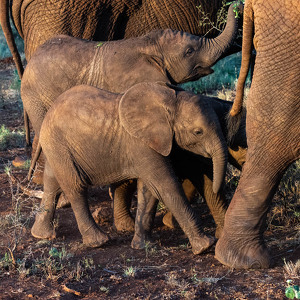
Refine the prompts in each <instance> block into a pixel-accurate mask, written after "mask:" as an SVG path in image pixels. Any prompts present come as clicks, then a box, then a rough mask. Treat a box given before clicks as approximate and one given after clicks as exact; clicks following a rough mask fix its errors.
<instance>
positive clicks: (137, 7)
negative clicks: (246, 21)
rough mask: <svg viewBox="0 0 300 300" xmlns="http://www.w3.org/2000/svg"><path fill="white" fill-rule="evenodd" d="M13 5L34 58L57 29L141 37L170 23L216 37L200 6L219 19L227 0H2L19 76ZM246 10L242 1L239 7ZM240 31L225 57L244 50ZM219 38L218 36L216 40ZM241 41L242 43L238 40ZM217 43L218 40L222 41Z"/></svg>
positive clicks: (100, 37)
mask: <svg viewBox="0 0 300 300" xmlns="http://www.w3.org/2000/svg"><path fill="white" fill-rule="evenodd" d="M9 5H10V6H11V17H12V20H13V22H14V24H15V26H16V28H17V30H18V32H19V34H20V36H21V37H22V38H23V39H24V48H25V57H26V59H27V61H29V60H30V58H31V56H32V55H33V53H34V52H35V51H36V49H37V48H38V47H39V46H41V45H42V44H43V43H45V42H46V41H47V40H48V39H50V38H53V37H54V36H56V35H58V34H65V35H69V36H74V37H78V38H83V39H87V40H96V41H107V40H119V39H122V38H130V37H138V36H141V35H144V34H146V33H148V32H150V31H152V30H155V29H167V28H171V29H174V30H179V31H185V32H189V33H191V34H193V35H201V36H203V35H205V34H206V33H207V31H208V30H209V32H208V33H207V37H211V38H212V37H216V36H217V35H218V34H219V32H218V31H216V30H214V29H212V30H211V28H208V26H202V27H201V26H199V19H200V16H199V10H198V8H197V7H199V5H201V7H202V10H203V12H204V13H205V14H206V15H209V16H211V19H212V21H216V18H217V12H218V10H219V9H220V8H221V7H223V5H224V2H223V0H214V1H209V2H208V1H205V0H188V1H187V0H184V1H183V0H177V1H176V2H175V1H170V2H168V3H164V2H161V1H157V0H156V1H154V2H153V1H152V2H151V3H149V2H148V1H144V2H141V1H138V0H133V1H127V0H125V1H124V0H119V1H103V0H101V1H100V0H90V1H82V0H76V1H70V0H61V1H54V2H53V1H47V0H32V1H24V0H11V1H9V0H0V23H1V25H2V28H3V33H4V35H5V37H6V41H7V44H8V46H9V48H10V51H11V53H12V55H13V58H14V61H15V64H16V68H17V71H18V74H19V76H20V78H22V77H23V72H24V67H23V65H22V61H21V58H20V54H19V52H18V50H17V47H16V44H15V41H14V38H13V35H12V30H11V27H10V22H9ZM240 10H242V7H240ZM229 12H230V14H229V15H228V23H230V24H237V23H239V24H240V25H239V28H241V20H240V18H239V19H236V18H235V15H234V13H233V12H232V6H231V8H229ZM235 37H236V34H235V36H234V37H233V38H232V39H231V42H230V43H229V44H228V45H227V46H228V47H227V48H226V49H224V51H223V52H224V53H222V57H224V56H226V55H229V54H231V53H235V52H238V51H240V47H239V46H236V45H235V44H236V42H235V43H234V41H235V40H236V38H235ZM217 41H218V40H216V42H217ZM239 44H240V43H239ZM217 45H218V44H217V43H215V46H216V47H217ZM24 123H25V132H26V144H27V145H31V140H30V129H29V118H28V114H27V112H26V110H25V109H24Z"/></svg>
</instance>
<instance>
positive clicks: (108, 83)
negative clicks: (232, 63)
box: [21, 12, 236, 134]
mask: <svg viewBox="0 0 300 300" xmlns="http://www.w3.org/2000/svg"><path fill="white" fill-rule="evenodd" d="M232 13H233V12H232ZM235 32H236V24H229V23H228V25H227V26H226V29H225V30H224V32H223V33H222V34H221V35H220V36H218V37H217V38H215V39H207V38H201V37H200V38H199V37H198V36H194V35H191V34H189V33H184V32H181V31H173V30H170V29H166V30H158V31H152V32H150V33H148V34H146V35H144V36H141V37H137V38H131V39H126V40H119V41H110V42H103V43H102V42H101V43H99V42H93V41H87V40H82V39H77V38H74V37H69V36H65V35H62V36H58V37H55V38H53V39H50V40H48V41H47V42H46V43H44V44H43V45H42V46H41V47H40V48H39V49H38V50H37V51H36V52H35V54H34V55H33V56H32V57H31V60H30V61H29V63H28V65H27V67H26V70H25V72H24V76H23V79H22V84H21V97H22V101H23V104H24V108H25V109H26V111H27V112H28V114H29V117H30V120H31V122H32V125H33V128H34V131H35V133H36V134H39V130H40V127H41V124H42V121H43V118H44V116H45V114H46V111H47V110H48V109H49V108H50V106H51V105H52V103H53V102H54V101H55V99H56V98H57V97H58V95H60V94H61V93H62V92H64V91H66V90H67V89H69V88H71V87H72V86H75V85H79V84H89V85H93V86H96V87H99V88H102V89H105V90H108V91H111V92H118V93H119V92H125V91H126V90H127V89H128V88H129V87H131V86H132V85H134V84H136V83H138V82H143V81H152V82H154V81H164V82H168V83H172V84H178V83H183V82H187V81H191V80H196V79H199V78H200V77H201V76H205V75H207V74H210V73H212V72H213V71H212V69H211V66H212V65H213V64H214V63H215V62H216V61H217V60H218V59H219V58H220V56H221V55H222V53H223V52H224V51H225V49H226V48H227V46H228V44H230V43H231V41H232V38H233V37H234V36H235Z"/></svg>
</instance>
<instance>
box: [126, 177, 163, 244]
mask: <svg viewBox="0 0 300 300" xmlns="http://www.w3.org/2000/svg"><path fill="white" fill-rule="evenodd" d="M137 190H138V209H137V213H136V217H135V231H134V237H133V239H132V242H131V247H132V248H134V249H144V248H145V246H146V243H147V242H149V241H151V232H152V228H153V223H154V217H155V213H156V208H157V203H158V200H157V199H156V197H154V196H153V195H152V193H151V192H150V191H149V190H148V188H147V187H146V186H145V185H144V184H143V183H142V181H141V180H138V188H137Z"/></svg>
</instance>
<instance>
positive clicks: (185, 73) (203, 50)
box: [144, 5, 238, 84]
mask: <svg viewBox="0 0 300 300" xmlns="http://www.w3.org/2000/svg"><path fill="white" fill-rule="evenodd" d="M237 28H238V22H237V19H236V18H235V15H234V12H233V8H232V5H231V7H230V8H229V10H228V19H227V24H226V27H225V29H224V31H223V32H222V33H221V34H220V35H219V36H218V37H216V38H212V39H209V38H206V37H199V36H195V35H192V34H189V33H187V32H182V31H176V30H171V29H168V30H161V31H154V32H153V33H152V34H151V35H149V36H148V39H149V43H153V47H149V44H147V48H146V49H145V52H144V53H145V54H146V55H148V59H149V61H150V62H152V63H153V64H154V65H156V66H157V67H158V68H160V69H161V70H162V72H164V73H167V75H168V77H169V80H170V82H171V83H173V84H178V83H184V82H188V81H193V80H198V79H199V78H200V77H203V76H206V75H209V74H211V73H213V70H212V69H211V67H212V66H213V65H214V64H215V63H216V62H217V61H218V60H219V59H220V58H221V56H222V55H223V54H224V53H225V52H226V51H227V50H228V49H229V48H230V46H231V45H232V44H233V42H234V40H235V38H236V35H237ZM151 39H152V41H151Z"/></svg>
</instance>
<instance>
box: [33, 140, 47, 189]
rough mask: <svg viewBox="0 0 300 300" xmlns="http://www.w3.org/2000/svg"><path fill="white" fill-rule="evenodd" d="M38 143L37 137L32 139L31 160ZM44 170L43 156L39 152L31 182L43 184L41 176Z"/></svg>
mask: <svg viewBox="0 0 300 300" xmlns="http://www.w3.org/2000/svg"><path fill="white" fill-rule="evenodd" d="M38 143H39V137H38V136H37V135H35V136H34V138H33V143H32V154H31V158H33V156H34V154H35V151H36V148H37V146H38ZM44 168H45V156H44V154H43V151H42V152H41V155H40V157H39V159H38V161H37V167H36V168H35V170H34V173H33V178H32V181H33V182H34V183H36V184H43V175H44Z"/></svg>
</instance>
